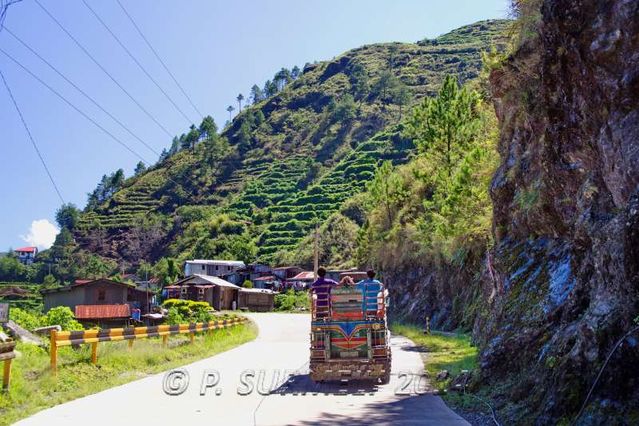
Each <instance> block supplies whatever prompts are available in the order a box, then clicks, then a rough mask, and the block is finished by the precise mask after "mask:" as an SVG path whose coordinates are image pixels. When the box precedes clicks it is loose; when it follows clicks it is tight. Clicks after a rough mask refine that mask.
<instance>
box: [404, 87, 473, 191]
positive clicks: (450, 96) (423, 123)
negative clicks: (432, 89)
mask: <svg viewBox="0 0 639 426" xmlns="http://www.w3.org/2000/svg"><path fill="white" fill-rule="evenodd" d="M479 103H480V98H479V94H478V93H477V92H475V91H469V90H467V89H466V88H465V87H464V88H461V89H460V88H459V85H458V84H457V80H456V79H455V77H453V76H450V75H449V76H447V77H446V79H445V80H444V84H443V85H442V88H441V89H440V91H439V94H438V96H437V97H435V98H425V99H424V101H423V103H422V104H421V105H420V106H418V107H417V108H415V109H414V110H413V113H412V116H411V117H410V118H409V120H408V123H407V135H408V136H409V137H411V138H413V139H414V140H415V143H416V145H417V147H418V148H419V150H420V152H422V153H425V155H427V156H429V157H431V158H432V159H433V160H434V164H442V165H443V167H444V171H445V174H446V176H447V178H448V179H450V178H451V177H452V175H453V173H454V169H455V167H456V165H457V164H458V163H459V161H461V160H462V158H463V157H464V153H465V152H466V151H467V150H468V147H469V146H470V144H471V143H472V142H473V140H474V139H475V137H476V136H477V135H476V133H477V129H478V128H479V125H480V120H479V114H478V112H477V111H478V106H479Z"/></svg>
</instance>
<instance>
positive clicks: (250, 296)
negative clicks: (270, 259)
mask: <svg viewBox="0 0 639 426" xmlns="http://www.w3.org/2000/svg"><path fill="white" fill-rule="evenodd" d="M164 291H165V293H164V296H165V297H166V298H169V299H173V298H175V299H185V300H193V301H196V302H207V303H208V304H209V305H211V306H213V308H214V309H215V310H217V311H221V310H228V309H248V310H251V311H259V312H266V311H272V310H273V306H274V303H275V294H276V293H275V292H273V291H271V290H267V289H260V288H241V287H239V286H237V285H235V284H233V283H230V282H228V281H226V280H223V279H222V278H219V277H212V276H210V275H200V274H196V275H192V276H190V277H186V278H184V279H182V280H180V281H178V282H176V283H174V284H172V285H170V286H167V287H164Z"/></svg>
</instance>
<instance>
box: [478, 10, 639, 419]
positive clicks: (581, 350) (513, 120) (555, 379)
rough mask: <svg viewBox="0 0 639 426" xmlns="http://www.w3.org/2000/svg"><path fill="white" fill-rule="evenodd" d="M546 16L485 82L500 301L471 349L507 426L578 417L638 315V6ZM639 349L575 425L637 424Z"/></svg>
mask: <svg viewBox="0 0 639 426" xmlns="http://www.w3.org/2000/svg"><path fill="white" fill-rule="evenodd" d="M541 12H542V14H541V22H540V23H539V24H538V28H539V31H538V34H537V36H534V37H532V38H531V39H530V40H528V41H526V42H524V43H523V44H522V45H521V47H520V48H519V49H518V51H517V52H516V53H515V54H513V55H512V56H511V57H510V58H509V59H508V61H507V62H506V64H505V65H504V66H503V67H502V68H500V69H497V70H495V71H493V72H492V75H491V84H492V90H493V96H494V97H495V109H496V112H497V115H498V118H499V121H500V127H501V139H500V146H499V151H500V155H501V158H502V163H501V166H500V167H499V169H498V171H497V173H496V175H495V177H494V179H493V183H492V187H491V196H492V198H493V203H494V234H495V240H496V247H495V249H494V253H493V256H494V269H495V280H494V283H495V284H496V290H497V295H496V298H495V299H494V301H493V303H492V305H491V308H490V312H489V313H488V314H487V315H485V316H484V317H481V316H480V317H479V318H478V320H477V322H476V324H475V336H476V337H477V338H478V339H479V341H480V342H481V344H482V346H483V348H484V349H483V351H482V354H481V367H482V374H483V377H484V380H485V382H486V383H489V384H491V385H492V386H494V387H496V388H497V389H498V390H499V393H501V395H503V397H504V399H508V400H510V401H511V402H513V403H514V404H510V405H509V407H511V408H509V409H508V410H511V412H510V415H511V418H512V419H515V420H524V419H526V423H537V424H548V423H552V422H555V421H557V420H559V419H562V418H570V417H571V416H574V415H575V414H576V413H577V412H578V411H579V408H580V407H581V405H582V403H583V401H584V399H585V398H586V394H587V392H588V390H589V388H590V386H591V385H592V383H593V382H594V380H595V377H596V375H597V373H598V372H599V369H600V368H601V366H602V364H603V362H604V360H605V359H606V357H607V356H608V353H609V351H610V350H611V349H612V347H613V346H614V344H615V342H616V341H617V340H618V339H619V338H620V337H621V336H622V335H623V334H624V333H625V332H626V331H628V330H629V329H631V328H632V327H633V320H634V319H635V318H636V317H637V316H638V315H639V1H637V0H625V1H621V0H620V1H603V0H601V1H596V0H546V1H545V2H544V3H543V5H542V7H541ZM484 285H485V286H486V287H490V286H492V285H493V283H487V282H486V280H484ZM638 341H639V335H635V336H632V337H631V338H629V339H627V340H626V342H625V343H624V344H623V345H621V346H620V347H619V349H618V350H617V351H616V352H615V354H614V355H613V356H612V357H611V359H610V362H609V364H608V366H607V368H606V370H605V371H604V374H603V375H602V377H601V379H600V380H599V382H598V385H597V386H596V388H595V390H594V393H593V395H592V398H591V400H590V404H589V407H588V409H587V410H586V411H585V413H584V415H582V416H581V417H580V419H578V422H579V423H583V424H599V423H602V422H604V419H605V418H606V416H608V415H612V414H614V415H622V416H624V417H625V418H626V419H630V418H635V417H633V416H637V415H638V413H639V406H638V405H639V402H638V401H639V391H638V389H639V368H637V365H639V345H638V344H637V342H638ZM531 413H535V417H534V418H535V419H536V420H532V419H533V418H532V417H524V416H529V415H530V414H531Z"/></svg>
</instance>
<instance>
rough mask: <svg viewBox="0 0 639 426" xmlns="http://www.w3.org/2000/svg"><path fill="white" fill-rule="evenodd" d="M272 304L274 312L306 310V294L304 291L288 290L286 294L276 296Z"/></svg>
mask: <svg viewBox="0 0 639 426" xmlns="http://www.w3.org/2000/svg"><path fill="white" fill-rule="evenodd" d="M274 302H275V310H276V311H279V312H282V311H292V310H296V309H308V306H309V300H308V293H307V292H306V291H305V290H302V291H295V290H293V289H289V290H288V291H286V293H280V294H276V295H275V301H274Z"/></svg>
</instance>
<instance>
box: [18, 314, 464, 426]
mask: <svg viewBox="0 0 639 426" xmlns="http://www.w3.org/2000/svg"><path fill="white" fill-rule="evenodd" d="M250 317H251V319H252V320H253V321H255V322H256V323H257V325H258V327H259V336H258V337H257V339H255V340H254V341H252V342H249V343H246V344H244V345H242V346H239V347H237V348H234V349H232V350H230V351H227V352H224V353H221V354H218V355H216V356H213V357H210V358H207V359H204V360H201V361H197V362H195V363H192V364H189V365H187V366H185V367H183V368H182V369H183V371H184V372H186V373H187V374H188V387H186V388H185V390H184V392H183V393H181V394H180V395H168V394H167V393H166V392H165V389H166V390H168V391H169V392H173V393H177V392H179V391H180V390H183V389H184V384H185V383H186V382H187V379H186V378H185V377H186V376H184V375H180V374H177V375H171V376H169V375H167V374H166V373H164V374H157V375H154V376H150V377H147V378H144V379H142V380H138V381H135V382H132V383H128V384H126V385H123V386H119V387H116V388H112V389H109V390H106V391H103V392H100V393H97V394H94V395H90V396H87V397H84V398H81V399H77V400H75V401H72V402H68V403H66V404H62V405H59V406H56V407H53V408H50V409H48V410H45V411H42V412H40V413H38V414H36V415H34V416H32V417H29V418H27V419H25V420H23V421H22V422H20V423H19V424H22V425H51V424H89V423H91V422H96V421H97V422H99V423H100V424H102V423H104V424H118V423H122V424H124V423H125V422H126V423H128V424H130V423H139V424H142V423H145V424H153V423H155V424H169V423H171V424H223V425H251V424H256V425H281V424H299V425H310V424H313V425H322V424H326V425H328V424H335V423H342V422H343V423H348V424H350V425H360V424H361V425H370V424H393V425H397V424H414V425H447V424H450V425H464V424H467V423H466V422H465V420H463V419H462V418H461V417H460V416H458V415H457V414H455V413H454V412H453V411H451V410H450V409H449V408H448V407H447V406H446V405H445V404H444V402H443V401H442V400H441V398H439V397H438V396H435V395H433V394H431V393H428V392H426V393H425V394H419V395H418V394H416V393H415V391H416V390H417V391H420V392H421V391H422V390H427V389H428V388H429V385H428V383H427V382H426V381H424V380H419V377H420V374H421V373H422V372H423V363H422V359H421V356H420V350H419V348H418V347H416V346H415V345H414V344H413V343H412V342H411V341H410V340H408V339H405V338H403V337H393V339H392V342H391V345H392V349H393V376H392V379H391V382H390V383H389V384H388V385H384V386H377V385H369V384H355V383H353V384H349V385H340V384H324V385H316V384H315V383H313V382H312V381H310V379H309V378H308V375H307V366H308V364H307V360H308V346H309V343H308V333H309V322H310V319H309V317H308V316H307V315H300V314H250ZM213 370H215V371H217V372H218V373H219V376H217V375H216V374H215V373H214V372H213ZM248 371H253V372H254V373H255V376H254V377H251V376H250V375H247V374H250V373H247V372H248ZM260 372H263V373H262V374H263V375H262V376H261V375H260V374H261V373H260ZM400 372H411V373H414V374H415V375H416V377H414V378H413V377H412V376H410V375H407V376H403V375H400V374H399V373H400ZM243 373H244V374H245V375H244V380H243V381H242V374H243ZM285 373H287V374H292V376H291V377H290V380H289V381H288V382H286V383H283V384H282V383H281V379H280V378H279V377H281V375H283V374H285ZM218 377H219V382H218V383H217V384H216V385H214V382H215V381H216V379H217V378H218ZM207 384H208V385H210V386H207ZM269 389H277V390H276V391H275V392H274V393H271V394H270V395H267V394H266V393H267V391H268V390H269ZM240 393H245V394H246V395H240ZM402 393H410V394H408V395H402ZM202 394H204V395H202Z"/></svg>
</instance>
